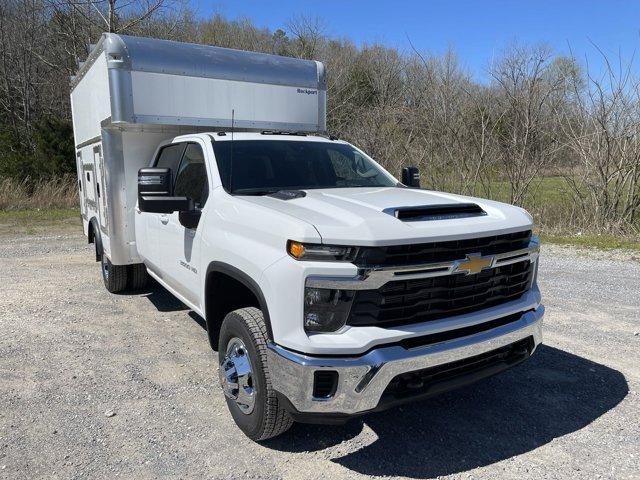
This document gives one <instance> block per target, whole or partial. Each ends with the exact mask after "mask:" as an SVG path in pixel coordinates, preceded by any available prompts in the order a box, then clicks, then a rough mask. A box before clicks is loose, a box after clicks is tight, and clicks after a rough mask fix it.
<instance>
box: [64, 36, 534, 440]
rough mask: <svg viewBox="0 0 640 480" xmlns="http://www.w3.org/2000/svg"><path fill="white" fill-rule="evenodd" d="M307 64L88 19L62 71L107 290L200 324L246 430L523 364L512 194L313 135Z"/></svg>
mask: <svg viewBox="0 0 640 480" xmlns="http://www.w3.org/2000/svg"><path fill="white" fill-rule="evenodd" d="M326 94H327V92H326V81H325V70H324V66H323V65H322V64H321V63H319V62H314V61H308V60H299V59H293V58H286V57H278V56H273V55H265V54H258V53H251V52H241V51H235V50H229V49H223V48H216V47H210V46H202V45H191V44H183V43H177V42H170V41H162V40H154V39H148V38H136V37H127V36H120V35H115V34H104V35H103V36H102V37H101V39H100V41H99V42H98V44H97V45H95V46H94V47H93V49H92V50H91V53H90V54H89V57H88V59H87V61H86V62H85V63H84V64H83V65H82V66H81V67H80V69H79V71H78V74H77V75H76V76H75V77H73V78H72V93H71V99H72V111H73V123H74V135H75V143H76V152H77V169H78V187H79V192H80V203H81V212H82V218H83V228H84V232H85V234H86V235H87V237H88V240H89V242H91V243H94V244H95V252H96V260H97V261H99V262H100V264H101V271H102V277H103V280H104V284H105V286H106V288H107V289H108V290H109V291H110V292H119V291H124V290H127V289H131V290H136V289H140V288H143V287H144V286H145V284H146V282H147V279H148V276H150V277H153V278H154V279H155V280H156V281H157V282H158V283H159V284H160V285H162V286H163V287H164V288H166V289H167V290H168V291H169V292H171V293H172V294H173V295H175V296H176V297H177V298H178V299H180V300H181V301H182V302H184V303H185V304H186V305H187V306H189V307H190V308H191V309H193V311H194V312H196V313H197V314H198V315H200V316H202V317H203V318H204V319H205V321H206V326H207V331H208V336H209V341H210V343H211V346H212V347H213V348H214V349H215V350H217V352H218V358H219V371H218V375H219V380H220V385H221V387H222V390H223V392H224V395H225V397H226V402H227V405H228V407H229V410H230V412H231V415H232V416H233V418H234V420H235V422H236V424H237V425H238V426H239V427H240V428H241V429H242V431H243V432H244V433H245V434H246V435H248V436H249V437H250V438H252V439H255V440H264V439H267V438H270V437H273V436H276V435H278V434H280V433H282V432H284V431H285V430H286V429H287V428H289V427H290V426H291V424H292V423H293V421H296V420H297V421H302V422H336V423H337V422H342V421H344V420H346V419H348V418H350V417H352V416H355V415H360V414H364V413H366V412H371V411H376V410H381V409H384V408H388V407H392V406H394V405H397V404H400V403H403V402H406V401H410V400H416V399H420V398H425V397H427V396H430V395H434V394H437V393H439V392H443V391H445V390H448V389H451V388H454V387H459V386H461V385H465V384H468V383H470V382H472V381H475V380H478V379H480V378H483V377H486V376H489V375H492V374H495V373H497V372H500V371H502V370H504V369H506V368H508V367H510V366H512V365H515V364H517V363H519V362H521V361H523V360H525V359H527V358H528V357H529V356H530V355H531V354H532V353H533V352H534V350H535V349H536V347H537V346H538V345H539V344H540V342H541V340H542V334H541V329H542V317H543V313H544V307H543V306H542V305H541V297H540V291H539V289H538V286H537V283H536V275H537V266H538V254H539V244H538V240H537V238H536V237H535V236H533V235H532V218H531V216H530V215H529V214H528V213H527V212H525V211H524V210H523V209H521V208H518V207H515V206H510V205H506V204H503V203H498V202H494V201H489V200H483V199H478V198H469V197H463V196H459V195H453V194H448V193H441V192H433V191H426V190H422V189H420V188H418V187H419V183H418V182H419V176H418V173H417V171H416V170H415V169H414V168H412V167H407V168H405V169H404V170H403V175H402V177H403V178H402V182H399V181H398V180H396V179H395V178H394V177H393V176H392V175H391V174H390V173H388V172H387V171H386V170H385V169H384V168H382V167H381V166H380V165H378V164H377V163H376V162H375V161H374V160H372V159H371V158H370V157H369V156H367V154H366V153H364V152H363V151H362V150H360V149H358V148H357V147H355V146H353V145H351V144H349V143H347V142H345V141H341V140H338V139H335V138H334V137H329V136H326V135H325V133H324V132H325V131H326V123H325V112H326V98H327V97H326Z"/></svg>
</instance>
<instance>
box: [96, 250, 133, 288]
mask: <svg viewBox="0 0 640 480" xmlns="http://www.w3.org/2000/svg"><path fill="white" fill-rule="evenodd" d="M100 270H101V271H102V280H103V281H104V286H105V287H106V288H107V290H108V291H109V292H111V293H118V292H121V291H123V290H124V289H125V288H127V266H126V265H114V264H112V263H111V260H109V259H108V258H107V256H106V255H105V254H104V251H102V252H101V254H100Z"/></svg>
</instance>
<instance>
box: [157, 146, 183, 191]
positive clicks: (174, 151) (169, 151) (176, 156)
mask: <svg viewBox="0 0 640 480" xmlns="http://www.w3.org/2000/svg"><path fill="white" fill-rule="evenodd" d="M183 151H184V143H175V144H172V145H167V146H166V147H162V149H161V150H160V153H159V154H158V160H157V161H156V165H155V166H156V167H158V168H170V169H171V176H172V177H173V181H174V182H175V179H176V174H177V172H178V165H179V164H180V158H181V157H182V152H183Z"/></svg>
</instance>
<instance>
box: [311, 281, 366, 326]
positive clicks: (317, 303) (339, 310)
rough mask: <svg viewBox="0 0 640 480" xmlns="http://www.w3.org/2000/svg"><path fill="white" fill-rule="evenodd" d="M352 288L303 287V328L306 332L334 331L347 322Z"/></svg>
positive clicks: (351, 299)
mask: <svg viewBox="0 0 640 480" xmlns="http://www.w3.org/2000/svg"><path fill="white" fill-rule="evenodd" d="M353 297H354V294H353V291H352V290H330V289H327V288H308V287H307V288H305V289H304V329H305V330H306V331H307V332H335V331H337V330H340V329H341V328H342V327H344V326H345V324H346V323H347V317H348V316H349V311H350V310H351V303H352V302H353Z"/></svg>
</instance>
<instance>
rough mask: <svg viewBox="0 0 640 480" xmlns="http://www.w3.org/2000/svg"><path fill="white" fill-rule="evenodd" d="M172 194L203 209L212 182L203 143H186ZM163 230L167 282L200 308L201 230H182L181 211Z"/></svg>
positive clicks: (163, 253) (171, 215)
mask: <svg viewBox="0 0 640 480" xmlns="http://www.w3.org/2000/svg"><path fill="white" fill-rule="evenodd" d="M173 195H174V196H176V197H188V198H190V199H192V200H193V203H194V207H195V208H196V209H200V210H201V209H202V208H203V207H204V205H205V203H206V201H207V197H208V195H209V180H208V176H207V168H206V166H205V159H204V152H203V148H202V146H201V145H200V144H198V143H195V142H192V143H188V144H187V146H186V149H185V151H184V154H183V155H182V160H181V162H180V165H179V167H178V169H177V171H176V176H175V181H174V190H173ZM201 224H202V222H201ZM163 230H164V234H163V237H162V240H161V241H162V243H163V245H164V248H163V250H164V251H163V252H162V257H163V262H164V265H163V270H164V272H165V274H166V278H165V280H166V281H167V283H168V284H170V286H171V287H172V288H173V289H174V290H175V291H176V292H177V293H179V294H180V295H182V296H183V297H184V298H185V299H187V300H189V301H190V302H191V303H193V304H196V305H197V304H198V297H199V292H200V281H201V280H200V279H201V278H202V275H201V272H199V271H198V268H199V266H200V243H201V241H200V236H201V229H200V228H199V227H196V228H194V229H190V228H185V227H183V226H182V224H180V218H179V212H173V213H170V214H168V215H167V224H166V225H165V228H164V229H163Z"/></svg>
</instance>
